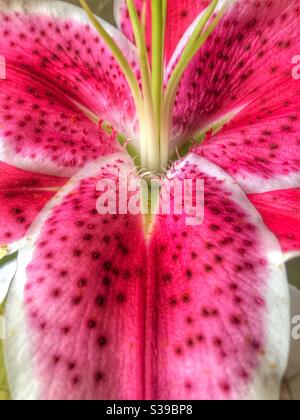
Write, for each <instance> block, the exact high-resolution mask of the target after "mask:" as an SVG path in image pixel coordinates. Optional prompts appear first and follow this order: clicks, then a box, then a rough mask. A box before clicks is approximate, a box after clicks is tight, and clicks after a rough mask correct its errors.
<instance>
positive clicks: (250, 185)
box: [197, 94, 300, 194]
mask: <svg viewBox="0 0 300 420" xmlns="http://www.w3.org/2000/svg"><path fill="white" fill-rule="evenodd" d="M285 99H286V102H284V103H283V105H279V107H278V109H277V110H273V112H271V113H270V114H269V113H268V112H267V111H266V112H265V113H263V112H261V113H257V114H256V115H255V116H253V117H251V107H250V108H249V109H248V108H246V109H245V110H244V111H243V112H242V113H241V114H240V115H239V116H237V117H236V118H235V119H234V120H233V121H232V122H231V123H229V124H228V126H226V127H225V128H223V129H222V130H221V132H220V133H219V134H217V135H216V136H213V137H209V138H207V139H206V141H205V142H204V143H203V145H202V146H200V147H198V148H197V153H199V154H200V155H201V156H203V157H205V158H207V159H209V160H211V161H213V162H215V163H216V164H218V165H219V166H221V167H222V168H223V169H225V170H226V171H227V172H228V173H229V174H230V175H232V176H233V177H234V178H235V179H236V180H237V181H238V182H239V184H240V185H241V186H242V187H243V189H244V190H245V191H246V192H247V193H250V194H251V193H262V192H268V191H273V190H280V189H287V188H299V186H300V142H299V133H300V113H299V104H300V101H299V99H300V98H299V97H298V96H296V94H294V95H293V96H292V97H291V96H289V95H286V96H285ZM248 112H249V113H250V117H249V114H248ZM252 115H253V114H252Z"/></svg>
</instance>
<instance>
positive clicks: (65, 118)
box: [0, 0, 137, 176]
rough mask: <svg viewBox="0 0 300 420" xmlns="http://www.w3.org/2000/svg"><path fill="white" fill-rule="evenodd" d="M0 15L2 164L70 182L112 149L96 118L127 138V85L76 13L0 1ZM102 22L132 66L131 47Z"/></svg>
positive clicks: (58, 5)
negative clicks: (3, 65)
mask: <svg viewBox="0 0 300 420" xmlns="http://www.w3.org/2000/svg"><path fill="white" fill-rule="evenodd" d="M0 9H1V12H0V26H1V30H0V35H1V46H0V55H1V56H3V57H4V59H5V63H6V80H1V91H0V110H1V116H0V138H1V143H0V157H1V160H2V161H6V162H8V163H13V164H15V165H16V166H19V167H22V168H23V169H29V168H31V169H32V168H35V169H36V170H37V171H40V172H44V173H51V174H58V175H62V176H70V175H73V174H74V173H75V172H76V171H77V170H78V168H81V167H82V166H83V165H84V164H86V163H88V162H90V161H92V160H95V159H96V158H97V157H98V156H99V155H103V154H107V153H111V152H112V151H115V150H117V149H116V147H117V146H116V145H114V146H112V144H111V143H112V142H110V141H109V140H110V137H109V136H108V135H107V134H105V133H103V132H100V130H99V128H98V126H97V121H98V120H99V119H100V120H105V121H107V122H109V123H111V124H112V125H113V126H114V127H115V129H116V130H119V131H122V133H124V134H125V135H129V136H130V137H131V138H132V137H134V135H135V133H136V130H137V122H136V117H135V114H136V112H135V107H134V103H133V100H132V96H131V94H130V90H129V87H128V84H127V82H126V80H125V78H124V76H123V74H122V73H121V71H120V68H119V66H118V65H117V63H116V61H115V60H114V59H113V57H112V56H111V53H110V52H109V51H108V50H107V48H106V47H105V46H104V44H103V42H102V41H101V40H100V39H99V36H98V35H97V33H96V32H95V30H94V29H93V28H92V27H91V26H90V24H89V21H88V18H87V17H86V15H85V13H84V11H83V10H82V9H80V8H78V7H75V6H72V5H68V4H66V3H63V2H59V1H40V0H32V1H30V2H22V1H17V0H6V1H5V0H1V1H0ZM103 24H104V25H105V27H106V29H107V30H108V31H109V32H110V33H111V35H112V36H113V37H114V38H115V40H116V41H117V42H118V44H119V45H120V47H121V48H122V49H123V51H124V52H125V54H127V55H128V59H129V61H130V62H132V63H133V65H134V63H136V60H135V59H136V49H135V47H134V46H133V45H131V44H130V43H129V41H128V40H127V39H126V38H125V37H124V36H123V35H122V34H121V33H120V32H119V31H117V30H116V29H113V28H112V27H111V26H109V25H108V24H105V23H103ZM91 120H93V121H94V122H95V123H96V124H94V123H92V122H91ZM113 144H114V142H113Z"/></svg>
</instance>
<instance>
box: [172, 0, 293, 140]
mask: <svg viewBox="0 0 300 420" xmlns="http://www.w3.org/2000/svg"><path fill="white" fill-rule="evenodd" d="M299 18H300V9H299V2H298V1H297V0H273V1H261V2H257V1H256V0H249V1H244V0H237V1H234V2H232V5H231V6H230V8H229V10H228V11H227V12H226V14H225V16H224V18H223V20H222V21H221V23H220V24H219V25H218V26H217V28H216V29H215V31H214V33H213V34H212V35H211V37H210V38H209V40H208V41H207V42H206V44H205V45H204V47H203V48H202V49H201V50H200V51H199V53H198V54H197V56H196V57H195V58H194V60H193V61H192V63H191V64H190V65H189V67H188V68H187V70H186V72H185V74H184V76H183V79H182V81H181V85H180V88H179V91H178V95H177V100H176V106H175V110H174V137H176V138H182V137H186V136H190V135H194V134H195V133H198V132H199V131H201V130H203V129H204V128H206V126H207V125H209V124H211V123H213V122H215V121H216V120H218V119H221V118H223V117H224V116H225V115H228V114H229V113H232V112H233V113H234V112H238V111H239V110H240V109H241V108H243V107H245V106H247V105H249V104H253V103H255V102H257V103H258V104H257V105H260V104H261V102H262V100H261V98H262V97H263V95H268V96H271V101H270V103H266V104H265V107H266V108H267V109H268V108H272V101H273V102H277V99H276V98H277V96H278V95H277V93H278V92H277V91H278V89H279V87H280V86H281V85H282V83H284V84H285V85H286V83H287V81H289V83H290V84H292V83H294V89H296V88H295V81H294V80H293V78H292V71H293V67H295V64H292V63H293V61H292V60H293V58H294V56H297V55H298V54H299V48H300V41H299V40H300V25H299ZM175 60H176V57H174V59H173V60H172V63H173V62H174V61H175ZM172 63H171V64H170V66H169V70H168V73H169V74H170V72H171V71H172ZM270 92H271V93H272V95H270Z"/></svg>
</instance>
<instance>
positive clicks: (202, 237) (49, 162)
mask: <svg viewBox="0 0 300 420" xmlns="http://www.w3.org/2000/svg"><path fill="white" fill-rule="evenodd" d="M80 2H81V4H82V6H83V7H84V8H85V11H84V10H82V9H81V8H77V7H75V6H70V5H67V4H65V3H63V2H59V1H53V0H52V1H42V0H30V1H18V0H0V23H1V26H0V34H1V41H0V55H1V56H3V57H4V58H5V62H6V80H1V81H0V85H1V89H0V161H1V163H0V174H1V176H0V200H1V201H0V202H1V206H0V216H1V218H0V244H1V246H2V249H5V250H6V251H7V252H13V251H14V250H16V249H18V250H19V256H18V269H17V273H16V276H15V279H14V281H13V282H12V285H11V288H10V292H9V295H8V299H7V303H6V320H7V338H6V340H5V342H4V346H5V365H6V370H7V376H8V382H9V387H10V391H11V395H12V398H14V399H17V400H18V399H36V400H38V399H49V400H55V399H71V400H79V399H87V400H91V399H96V400H97V399H123V400H126V399H134V400H135V399H170V400H171V399H187V400H193V399H211V400H222V399H226V400H227V399H236V400H237V399H245V400H246V399H252V400H259V399H277V398H278V397H279V389H280V384H281V380H282V376H283V374H284V371H285V369H286V364H287V358H288V353H289V339H290V320H289V295H288V285H287V280H286V272H285V267H284V260H285V256H286V255H288V254H289V253H296V252H298V251H299V248H300V218H299V214H300V213H299V203H300V134H299V133H300V123H299V121H300V114H299V109H300V100H299V89H300V85H298V83H299V82H297V81H296V80H295V78H293V77H292V71H293V69H294V67H293V66H294V64H293V58H294V57H295V56H297V55H299V54H300V24H299V23H300V2H299V1H298V0H261V1H257V0H247V1H246V0H236V1H217V0H214V1H212V2H210V1H206V0H161V1H156V0H153V1H150V0H146V1H141V0H137V1H136V2H134V1H132V0H131V1H130V0H117V1H115V9H116V19H117V23H118V26H119V28H120V30H119V29H116V28H114V27H112V26H110V25H108V24H106V23H105V22H103V21H101V20H98V19H96V18H95V17H94V16H93V15H92V14H91V12H90V10H89V8H88V5H87V3H86V2H85V1H84V0H81V1H80ZM122 32H123V34H122ZM112 127H113V128H112ZM176 156H178V162H174V161H175V160H176ZM171 161H172V162H174V163H173V164H172V166H171V169H168V168H169V167H170V162H171ZM136 165H137V166H140V167H141V168H142V171H144V172H147V173H150V174H151V173H165V172H166V177H170V178H174V179H180V180H183V179H186V180H188V179H190V180H194V179H195V178H199V179H203V180H204V181H205V203H204V204H205V217H204V222H203V223H202V224H201V225H199V226H187V225H186V223H185V221H186V214H183V215H179V216H174V215H162V214H159V215H157V216H156V217H153V218H152V222H151V229H148V228H149V223H147V218H145V217H143V216H142V215H140V214H139V215H131V214H126V215H123V214H118V213H117V214H115V215H105V216H103V215H100V214H99V213H98V212H97V210H96V200H97V198H98V197H99V193H97V184H98V183H99V181H101V180H103V179H109V180H116V181H117V177H116V175H115V169H123V170H124V168H125V169H126V171H127V173H128V174H129V176H130V177H131V178H133V179H138V177H139V171H138V170H137V169H136ZM53 196H55V197H54V198H53ZM50 199H51V200H50ZM49 200H50V201H49ZM42 208H43V210H42V211H41V209H42ZM145 219H146V222H145ZM145 224H146V225H147V229H146V228H145ZM28 228H29V231H28ZM20 240H21V242H20ZM20 244H21V245H20Z"/></svg>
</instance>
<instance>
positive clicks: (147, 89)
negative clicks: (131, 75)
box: [127, 0, 159, 172]
mask: <svg viewBox="0 0 300 420" xmlns="http://www.w3.org/2000/svg"><path fill="white" fill-rule="evenodd" d="M127 8H128V11H129V15H130V20H131V23H132V27H133V32H134V36H135V41H136V45H137V49H138V51H139V58H140V66H141V75H142V86H143V96H144V119H143V120H140V125H142V124H144V127H143V129H142V130H141V143H144V144H145V147H143V151H142V152H141V159H142V166H143V167H145V168H147V169H149V170H150V171H155V172H157V171H159V136H158V126H157V124H156V122H155V111H154V103H153V97H152V90H151V71H150V64H149V60H148V52H147V44H146V39H145V33H144V30H143V27H142V25H141V22H140V19H139V16H138V13H137V10H136V7H135V3H134V0H127ZM145 150H147V153H146V154H145Z"/></svg>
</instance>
